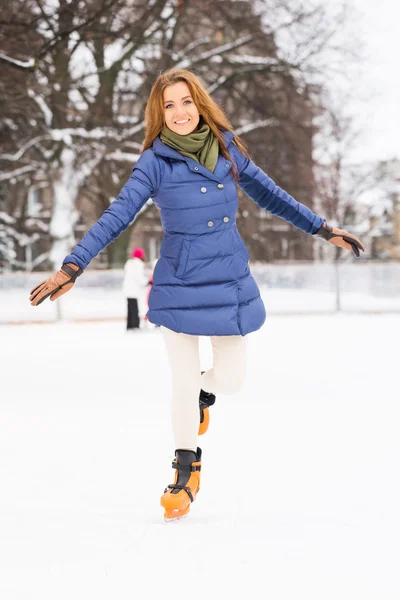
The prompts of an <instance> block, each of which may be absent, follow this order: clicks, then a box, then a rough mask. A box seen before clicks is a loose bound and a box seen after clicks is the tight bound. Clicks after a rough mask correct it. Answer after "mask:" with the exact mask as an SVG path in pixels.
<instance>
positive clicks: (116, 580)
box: [0, 292, 400, 600]
mask: <svg viewBox="0 0 400 600" xmlns="http://www.w3.org/2000/svg"><path fill="white" fill-rule="evenodd" d="M73 294H74V292H71V295H73ZM32 310H33V309H32ZM35 310H40V307H38V308H37V309H35ZM332 332H334V334H332V335H330V333H332ZM324 335H325V338H326V335H328V336H329V343H328V342H327V343H324ZM399 336H400V317H399V316H398V315H397V316H394V315H381V316H378V315H374V316H360V315H358V316H340V315H335V316H313V317H311V316H302V317H301V316H300V317H299V316H298V317H296V318H294V317H289V316H282V317H269V318H268V319H267V322H266V324H265V325H264V327H263V328H262V329H261V330H260V331H258V332H256V333H254V334H251V336H249V360H248V376H247V380H246V383H245V386H244V388H243V390H242V391H241V392H240V393H238V394H235V395H233V396H222V395H220V396H219V397H218V398H217V402H216V404H215V406H214V407H213V408H212V414H211V424H210V428H209V431H208V432H207V434H206V435H205V436H204V437H202V438H200V446H201V447H202V449H203V471H202V487H201V490H200V493H199V495H198V498H197V499H196V501H195V503H194V505H193V506H192V510H191V513H190V514H189V516H188V517H187V518H186V519H185V520H182V521H180V522H177V523H173V524H165V523H164V521H163V511H162V509H161V507H160V506H159V497H160V495H161V494H162V492H163V490H164V486H166V485H167V484H168V483H170V482H171V477H172V469H171V466H170V463H171V460H172V456H173V442H172V436H171V430H170V423H169V393H170V380H169V369H168V362H167V357H166V353H165V349H164V345H163V341H162V337H161V332H160V330H152V331H149V332H141V333H139V334H137V335H136V334H133V335H130V334H126V333H125V331H124V322H123V320H120V321H118V322H108V323H92V324H87V323H86V324H77V323H74V324H69V323H65V324H60V325H51V324H47V325H25V326H0V340H1V343H0V364H1V365H2V367H3V368H2V379H1V390H2V393H1V402H0V481H1V494H0V531H1V536H0V597H1V598H4V599H7V600H25V599H26V598H30V597H32V594H33V596H35V594H36V592H32V590H40V594H39V596H40V599H41V600H53V599H54V598H57V600H71V598H74V599H76V600H87V599H88V598H96V600H110V599H111V598H118V600H132V598H140V599H142V598H143V599H144V600H147V599H148V600H152V599H153V598H161V597H165V595H179V594H180V595H182V594H186V593H187V594H188V595H189V596H190V599H191V600H200V599H201V600H204V598H209V599H210V600H214V599H217V598H246V599H247V598H263V599H264V598H271V599H273V600H293V599H296V600H321V598H323V599H324V600H338V598H340V599H341V600H354V599H356V598H362V599H363V600H377V598H384V599H385V600H395V599H397V598H399V597H400V581H399V578H398V566H399V564H400V546H399V543H398V540H399V538H400V521H399V518H398V507H399V506H400V485H399V478H398V476H397V474H398V473H399V471H400V446H399V444H400V443H399V435H398V423H399V418H400V407H399V402H398V395H396V394H395V393H394V390H396V389H398V356H397V354H396V353H395V352H392V351H391V350H390V349H389V348H390V344H388V339H390V337H393V339H398V338H399ZM204 341H205V340H204ZM201 349H202V368H206V369H207V368H209V367H210V365H211V352H210V347H209V345H207V344H202V345H201ZM36 595H37V594H36Z"/></svg>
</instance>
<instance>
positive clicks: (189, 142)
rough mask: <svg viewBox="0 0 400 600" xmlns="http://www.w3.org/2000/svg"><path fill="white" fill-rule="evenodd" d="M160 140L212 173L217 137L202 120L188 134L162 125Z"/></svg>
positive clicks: (216, 158)
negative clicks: (175, 131) (197, 126)
mask: <svg viewBox="0 0 400 600" xmlns="http://www.w3.org/2000/svg"><path fill="white" fill-rule="evenodd" d="M160 140H161V141H162V142H163V143H164V144H167V146H171V148H174V149H175V150H177V151H178V152H180V153H181V154H183V155H184V156H188V157H189V158H193V159H194V160H195V161H197V162H198V163H200V164H201V165H203V166H204V167H206V169H208V170H209V171H211V173H214V169H215V167H216V164H217V160H218V153H219V144H218V138H217V137H216V136H215V135H214V133H213V131H212V130H211V129H210V128H209V126H208V125H207V124H206V123H204V122H203V121H201V122H200V124H199V128H198V129H195V130H194V131H192V133H188V135H179V133H174V132H173V131H171V129H169V128H168V127H167V126H166V125H164V127H163V128H162V130H161V133H160Z"/></svg>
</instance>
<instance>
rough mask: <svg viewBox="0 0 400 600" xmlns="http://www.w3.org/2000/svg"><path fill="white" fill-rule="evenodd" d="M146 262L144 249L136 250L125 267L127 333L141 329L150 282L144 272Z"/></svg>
mask: <svg viewBox="0 0 400 600" xmlns="http://www.w3.org/2000/svg"><path fill="white" fill-rule="evenodd" d="M145 260H146V254H145V251H144V250H143V248H134V249H133V250H132V252H131V257H130V258H128V260H127V261H126V263H125V266H124V280H123V283H122V290H123V292H124V294H125V298H126V299H127V311H128V312H127V319H126V329H127V331H131V330H138V329H140V306H141V303H142V302H143V297H144V295H145V287H146V284H147V282H148V280H147V277H146V275H145V272H144V261H145Z"/></svg>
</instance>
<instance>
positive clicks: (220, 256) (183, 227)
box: [30, 69, 364, 520]
mask: <svg viewBox="0 0 400 600" xmlns="http://www.w3.org/2000/svg"><path fill="white" fill-rule="evenodd" d="M145 123H146V134H145V140H144V146H143V153H142V154H141V156H140V158H139V160H138V162H137V163H136V165H135V167H134V168H133V171H132V175H131V177H130V179H129V181H128V182H127V183H126V184H125V186H124V187H123V188H122V190H121V192H120V194H119V196H118V198H117V200H115V201H114V202H113V203H112V204H111V206H110V207H109V208H107V209H106V211H105V212H104V214H103V215H102V216H101V217H100V219H99V220H98V222H97V223H95V224H94V225H93V226H92V227H91V228H90V229H89V231H88V233H87V234H86V235H85V237H84V238H83V239H82V241H81V242H80V243H79V244H78V245H77V246H76V247H75V249H74V250H73V251H72V253H71V254H69V255H68V256H67V257H66V258H65V259H64V263H63V265H62V267H61V270H60V271H57V273H56V274H55V275H53V277H51V278H50V279H48V280H47V281H44V282H43V283H42V284H40V285H39V286H38V287H37V288H35V289H34V290H32V292H31V297H30V300H31V303H32V305H34V306H36V305H38V304H40V303H41V302H42V301H43V300H44V299H45V298H47V297H48V296H50V299H51V300H55V299H56V298H58V297H59V296H60V295H61V294H64V293H65V292H66V291H68V290H69V289H71V287H72V286H73V285H74V282H75V280H76V278H77V277H78V276H79V275H81V273H82V272H83V270H84V269H85V268H86V267H87V266H88V264H89V262H90V261H91V260H92V259H93V258H94V257H95V256H96V255H97V254H98V253H99V252H100V251H101V250H103V248H105V247H106V246H107V244H109V243H110V242H111V241H113V240H114V239H115V238H116V237H117V236H118V235H119V234H120V233H121V232H122V231H124V230H125V229H126V228H127V227H128V225H129V224H130V223H131V221H132V220H133V218H134V217H135V215H136V214H137V213H138V212H139V211H140V209H141V208H142V207H143V205H144V204H145V203H146V202H147V200H148V199H149V198H150V197H151V198H152V199H153V201H154V203H155V205H156V206H157V208H158V209H159V211H160V215H161V221H162V225H163V229H164V232H165V236H164V238H163V241H162V245H161V249H160V258H159V260H158V262H157V265H156V268H155V271H154V279H153V287H152V290H151V293H150V297H149V311H148V313H147V317H148V319H149V321H151V322H152V323H154V324H157V325H160V326H161V327H162V331H163V334H164V338H165V343H166V348H167V353H168V358H169V362H170V366H171V371H172V386H173V399H172V426H173V432H174V438H175V448H176V450H175V460H174V462H173V464H172V466H173V467H174V469H175V480H174V483H173V484H170V485H169V486H168V487H167V488H166V489H165V491H164V494H163V495H162V497H161V505H162V506H163V507H164V510H165V513H164V516H165V518H166V519H167V520H168V519H175V518H179V517H181V516H183V515H185V514H187V513H188V511H189V509H190V505H191V502H193V500H194V499H195V498H196V495H197V493H198V491H199V487H200V469H201V449H200V448H199V447H198V446H197V436H198V434H202V433H204V431H205V430H206V429H207V426H208V419H209V414H208V408H209V406H210V405H211V404H213V402H214V401H215V395H216V394H218V393H222V394H232V393H234V392H236V391H238V390H239V389H240V387H241V385H242V383H243V378H244V375H245V365H246V342H247V335H248V334H249V333H251V332H252V331H256V330H257V329H259V328H260V327H261V326H262V325H263V323H264V320H265V309H264V305H263V302H262V300H261V297H260V293H259V290H258V287H257V285H256V283H255V281H254V279H253V277H252V275H251V273H250V270H249V264H248V263H249V255H248V252H247V249H246V246H245V244H244V242H243V241H242V239H241V237H240V235H239V233H238V230H237V228H236V212H237V208H238V195H237V186H239V187H240V188H241V189H242V190H243V191H244V192H245V193H246V194H247V195H248V196H249V197H250V198H252V199H253V200H254V201H255V202H256V203H257V204H258V205H259V206H260V207H261V208H264V209H265V210H267V211H269V212H271V213H273V214H274V215H278V216H280V217H281V218H283V219H285V220H286V221H288V222H289V223H291V224H292V225H294V226H295V227H297V228H298V229H301V230H302V231H304V232H305V233H308V234H310V235H317V236H321V237H323V238H324V239H326V240H327V241H329V242H330V243H332V244H335V245H336V246H341V247H343V248H346V249H348V250H353V251H354V253H355V254H356V255H357V256H359V254H360V252H359V251H360V250H364V247H363V245H362V243H361V242H360V241H359V240H358V239H357V238H355V237H354V236H353V235H351V234H349V233H347V232H345V231H342V230H340V229H336V228H332V227H330V226H329V225H327V223H326V222H325V220H324V219H323V218H322V217H320V216H317V215H316V214H314V213H313V212H312V211H311V210H310V209H309V208H307V207H306V206H304V205H302V204H300V203H299V202H296V200H294V199H293V198H292V197H291V196H290V195H289V194H287V193H286V192H285V191H284V190H282V189H281V188H279V187H278V186H277V185H275V183H274V182H273V181H272V179H270V178H269V177H268V175H266V174H265V173H264V172H263V171H262V170H261V169H259V168H258V167H257V166H256V165H255V164H254V163H253V162H252V161H251V160H250V158H249V156H248V153H247V151H246V149H245V146H244V144H243V142H242V141H241V139H240V138H239V137H238V136H237V135H236V134H235V133H234V131H233V129H232V126H231V124H230V122H229V120H228V119H227V117H226V116H225V114H224V112H223V111H222V110H221V108H220V107H218V106H217V104H216V103H215V102H214V101H213V100H212V98H211V97H210V96H209V95H208V94H207V92H206V90H205V88H204V87H203V85H202V84H201V82H200V81H199V79H198V78H197V77H196V76H195V75H194V74H193V73H191V72H190V71H187V70H184V69H171V70H169V71H166V72H164V73H162V74H160V76H159V77H158V78H157V80H156V82H155V83H154V85H153V88H152V90H151V92H150V96H149V98H148V102H147V106H146V113H145ZM199 336H210V337H211V343H212V347H213V358H214V361H213V368H212V369H210V370H209V371H207V372H201V371H200V360H199ZM199 391H200V392H199Z"/></svg>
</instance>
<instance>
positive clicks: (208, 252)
mask: <svg viewBox="0 0 400 600" xmlns="http://www.w3.org/2000/svg"><path fill="white" fill-rule="evenodd" d="M232 138H233V134H232V133H231V132H225V133H224V139H225V143H226V145H227V148H228V152H229V154H230V156H231V157H232V159H233V160H234V161H235V163H236V166H237V168H238V171H239V174H240V180H239V183H238V185H239V187H240V188H241V189H242V190H243V191H244V192H245V193H246V194H247V195H248V196H249V197H250V198H252V200H254V202H256V203H257V204H258V206H260V208H263V209H265V210H267V211H269V212H271V213H272V214H274V215H277V216H279V217H281V218H282V219H285V220H286V221H288V222H289V223H291V224H292V225H294V226H295V227H297V228H298V229H301V230H302V231H304V232H305V233H308V234H314V233H316V232H317V231H318V229H319V228H320V227H321V225H322V224H323V222H324V219H323V218H322V217H320V216H317V215H316V214H314V213H313V212H312V211H311V210H310V209H309V208H308V207H306V206H305V205H303V204H301V203H299V202H297V201H296V200H295V199H294V198H292V197H291V196H290V195H289V194H288V193H287V192H285V191H284V190H282V189H281V188H280V187H278V186H277V185H276V184H275V183H274V181H273V180H272V179H271V178H270V177H268V175H267V174H266V173H264V172H263V171H262V170H261V169H260V168H259V167H257V166H256V165H255V164H254V163H253V162H252V161H251V160H249V159H248V158H247V157H245V156H244V155H243V154H242V153H241V152H240V150H239V149H238V147H237V146H236V145H235V144H234V142H233V141H232ZM231 166H232V165H231V162H229V161H227V160H226V159H225V158H224V157H223V156H222V155H220V156H219V158H218V161H217V165H216V167H215V170H214V173H211V171H209V170H208V169H206V168H205V167H203V166H202V165H200V164H199V163H198V162H196V161H195V160H193V159H191V158H188V157H185V156H183V155H182V154H180V153H179V152H177V151H176V150H174V149H173V148H171V147H169V146H167V145H166V144H163V143H162V142H161V140H160V139H159V138H156V140H155V141H154V143H153V145H152V147H151V148H149V149H148V150H146V151H145V152H143V154H141V156H140V158H139V160H138V161H137V163H136V165H135V166H134V168H133V171H132V175H131V177H130V179H129V180H128V182H127V183H126V184H125V186H124V187H123V188H122V190H121V192H120V194H119V196H118V198H117V199H116V200H115V201H114V202H113V203H112V204H111V205H110V207H109V208H107V209H106V210H105V211H104V213H103V215H102V216H101V217H100V219H99V220H98V221H97V223H95V224H94V225H93V226H92V227H91V228H90V229H89V231H88V232H87V234H86V235H85V237H84V238H83V239H82V240H81V241H80V242H79V243H78V244H77V246H76V247H75V248H74V250H73V251H72V253H71V254H70V255H68V256H67V257H66V258H65V259H64V263H65V262H72V263H75V264H77V265H79V266H80V267H81V268H82V269H85V268H86V267H87V265H88V264H89V262H90V261H91V260H92V259H93V258H94V257H95V256H96V255H97V254H98V253H99V252H100V251H101V250H103V248H105V247H106V246H107V245H108V244H109V243H110V242H112V241H113V240H115V239H116V238H117V237H118V236H119V235H120V234H121V233H122V232H123V231H124V230H125V229H126V228H127V227H128V226H129V224H130V223H131V222H132V220H133V219H134V217H135V216H136V214H137V213H138V212H139V211H140V209H141V208H142V207H143V206H144V204H145V203H146V202H147V201H148V199H149V198H152V199H153V201H154V203H155V204H156V206H157V207H158V208H159V209H160V215H161V222H162V226H163V229H164V237H163V241H162V244H161V249H160V257H159V260H158V262H157V265H156V268H155V270H154V274H153V286H152V289H151V292H150V297H149V311H148V313H147V317H148V319H149V321H150V322H152V323H155V324H158V325H162V326H164V327H168V328H169V329H172V330H173V331H176V332H183V333H187V334H192V335H207V336H211V335H246V334H248V333H250V332H252V331H255V330H257V329H259V328H260V327H261V326H262V324H263V323H264V321H265V316H266V315H265V308H264V304H263V301H262V299H261V297H260V292H259V289H258V287H257V284H256V282H255V280H254V279H253V277H252V275H251V272H250V269H249V255H248V252H247V249H246V246H245V244H244V242H243V240H242V239H241V237H240V234H239V232H238V229H237V227H236V213H237V209H238V195H237V187H236V183H235V181H234V179H233V177H232V174H231V172H230V168H231Z"/></svg>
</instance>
